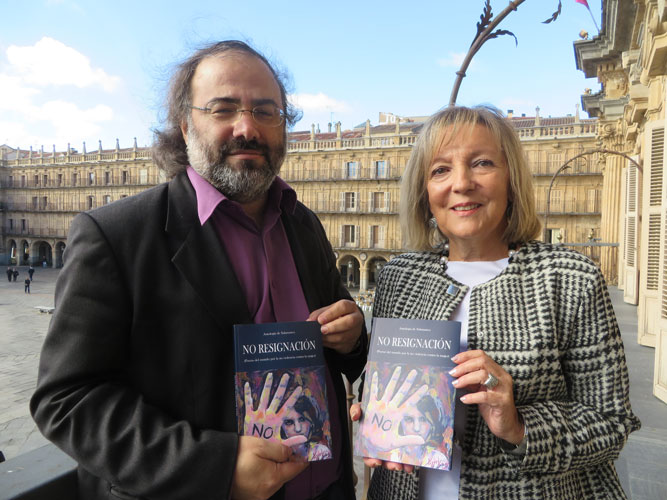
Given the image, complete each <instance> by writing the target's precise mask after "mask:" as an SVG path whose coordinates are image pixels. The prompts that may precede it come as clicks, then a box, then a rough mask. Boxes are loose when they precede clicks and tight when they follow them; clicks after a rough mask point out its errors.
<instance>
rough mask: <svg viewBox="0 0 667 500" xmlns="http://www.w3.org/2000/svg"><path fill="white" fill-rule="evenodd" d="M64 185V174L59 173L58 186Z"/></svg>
mask: <svg viewBox="0 0 667 500" xmlns="http://www.w3.org/2000/svg"><path fill="white" fill-rule="evenodd" d="M62 185H63V174H58V186H62Z"/></svg>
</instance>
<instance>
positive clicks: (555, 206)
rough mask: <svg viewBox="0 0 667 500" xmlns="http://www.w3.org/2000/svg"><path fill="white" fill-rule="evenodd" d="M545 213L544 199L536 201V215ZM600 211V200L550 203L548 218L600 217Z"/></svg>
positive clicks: (545, 203) (545, 204)
mask: <svg viewBox="0 0 667 500" xmlns="http://www.w3.org/2000/svg"><path fill="white" fill-rule="evenodd" d="M546 211H547V202H546V200H544V199H538V200H537V213H538V214H540V215H544V214H545V213H546ZM601 211H602V201H601V200H565V201H560V202H554V201H553V200H552V201H551V204H550V206H549V216H552V215H600V213H601Z"/></svg>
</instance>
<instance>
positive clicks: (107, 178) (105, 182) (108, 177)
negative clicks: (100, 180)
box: [104, 172, 111, 185]
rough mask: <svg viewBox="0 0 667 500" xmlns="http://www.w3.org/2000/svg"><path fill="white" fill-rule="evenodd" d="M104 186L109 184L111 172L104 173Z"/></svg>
mask: <svg viewBox="0 0 667 500" xmlns="http://www.w3.org/2000/svg"><path fill="white" fill-rule="evenodd" d="M104 184H107V185H109V184H111V172H104Z"/></svg>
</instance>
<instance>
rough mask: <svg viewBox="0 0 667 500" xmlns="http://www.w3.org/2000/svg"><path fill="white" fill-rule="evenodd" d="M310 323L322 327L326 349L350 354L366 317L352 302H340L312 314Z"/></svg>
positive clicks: (323, 342)
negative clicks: (314, 322) (316, 323)
mask: <svg viewBox="0 0 667 500" xmlns="http://www.w3.org/2000/svg"><path fill="white" fill-rule="evenodd" d="M308 321H317V322H318V323H319V324H320V325H322V344H323V345H324V347H328V348H330V349H333V350H334V351H336V352H339V353H340V354H348V353H350V352H352V350H354V346H355V345H356V344H357V340H358V339H359V335H361V327H362V325H363V324H364V315H363V314H361V311H360V310H359V308H358V307H357V305H356V304H355V303H354V302H352V301H351V300H339V301H338V302H334V303H333V304H331V305H329V306H327V307H321V308H319V309H317V310H315V311H313V312H311V313H310V316H308Z"/></svg>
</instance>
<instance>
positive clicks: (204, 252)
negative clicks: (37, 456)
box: [31, 41, 367, 500]
mask: <svg viewBox="0 0 667 500" xmlns="http://www.w3.org/2000/svg"><path fill="white" fill-rule="evenodd" d="M167 107H168V116H167V123H166V126H165V128H164V130H162V131H158V132H156V144H155V147H154V155H153V157H154V161H155V162H156V163H157V165H158V166H159V167H160V168H161V169H163V171H164V172H165V173H166V175H167V177H168V178H169V179H170V180H169V181H168V182H167V183H164V184H161V185H159V186H157V187H155V188H153V189H149V190H147V191H145V192H143V193H141V194H139V195H137V196H133V197H130V198H126V199H122V200H119V201H118V202H115V203H112V204H110V205H107V206H104V207H101V208H99V209H95V210H92V211H90V212H87V213H83V214H80V215H79V216H77V217H76V218H75V220H74V222H73V223H72V226H71V229H70V233H69V238H68V245H67V250H66V253H65V266H64V269H63V271H62V272H61V273H60V276H59V279H58V282H57V285H56V307H55V311H54V315H53V319H52V321H51V325H50V327H49V331H48V334H47V337H46V340H45V343H44V347H43V351H42V355H41V360H40V369H39V381H38V386H37V390H36V392H35V394H34V396H33V398H32V401H31V411H32V414H33V416H34V418H35V421H36V422H37V424H38V426H39V428H40V430H41V431H42V432H43V433H44V435H45V436H46V437H47V438H49V439H51V440H52V441H53V442H54V443H55V444H56V445H58V446H59V447H60V448H61V449H63V450H64V451H65V452H66V453H68V454H69V455H70V456H72V457H73V458H74V459H75V460H76V461H77V462H78V464H79V468H78V481H79V497H80V498H82V499H86V500H88V499H102V498H104V499H106V498H126V499H127V498H150V499H190V498H191V499H198V500H199V499H208V498H211V499H213V498H215V499H220V498H233V499H266V498H269V497H270V498H275V499H295V500H305V499H332V500H333V499H348V498H354V490H353V486H352V464H351V455H350V450H349V436H348V435H347V426H346V425H344V424H345V422H346V415H345V412H346V404H345V390H344V386H343V380H342V374H344V375H345V376H346V377H347V378H348V379H349V380H350V381H353V380H354V379H356V377H357V376H358V375H359V373H360V372H361V370H362V368H363V366H364V363H365V359H366V358H365V356H366V346H367V338H366V332H365V328H364V326H363V316H362V314H361V312H360V311H359V309H358V308H357V307H356V306H355V304H354V302H352V301H351V300H350V296H349V294H348V293H347V291H346V290H345V288H344V287H343V286H342V283H341V280H340V276H339V274H338V271H337V269H336V265H335V258H334V256H333V252H332V250H331V246H330V245H329V243H328V241H327V239H326V235H325V233H324V230H323V228H322V226H321V224H320V222H319V220H318V219H317V217H316V216H315V215H314V214H313V213H312V212H311V211H310V210H308V209H307V208H306V207H304V206H303V205H302V204H301V203H299V202H298V201H297V200H296V194H295V192H294V191H293V190H292V189H291V188H290V187H289V186H288V185H287V184H286V183H285V182H284V181H282V180H281V179H280V178H279V177H277V174H278V172H279V170H280V166H281V164H282V162H283V159H284V157H285V143H286V126H287V125H289V124H292V123H293V121H294V119H295V112H294V111H293V110H292V109H291V107H290V106H289V104H288V103H287V98H286V92H285V86H284V84H283V82H282V80H281V78H280V76H279V75H278V73H277V72H276V71H275V70H274V68H273V67H272V66H271V65H270V64H269V62H268V61H267V60H266V59H265V58H264V57H263V56H262V55H261V54H259V53H258V52H256V51H255V50H254V49H252V48H250V47H249V46H248V45H246V44H245V43H243V42H238V41H225V42H220V43H216V44H213V45H210V46H207V47H205V48H203V49H201V50H199V51H198V52H196V53H195V54H193V55H192V56H191V57H190V58H188V59H187V60H186V61H185V62H183V63H182V64H181V65H180V66H178V68H177V71H176V72H175V74H174V77H173V78H172V81H171V86H170V92H169V97H168V105H167ZM306 319H309V320H315V321H318V322H319V323H320V324H321V325H322V326H321V330H322V336H323V344H324V346H325V358H326V361H327V373H326V379H327V389H328V391H327V395H328V404H329V414H330V419H331V433H332V443H333V450H332V451H333V459H331V460H325V461H321V462H313V463H310V464H304V463H300V462H296V461H293V460H291V459H290V457H291V455H292V451H291V448H289V447H287V446H284V445H283V444H280V443H274V442H269V441H266V440H263V439H259V438H256V437H251V436H241V437H239V436H238V435H237V419H236V410H235V396H234V394H235V393H234V361H233V359H234V357H233V354H234V348H233V335H232V327H233V325H234V324H240V323H253V322H254V323H265V322H273V321H297V320H306Z"/></svg>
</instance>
